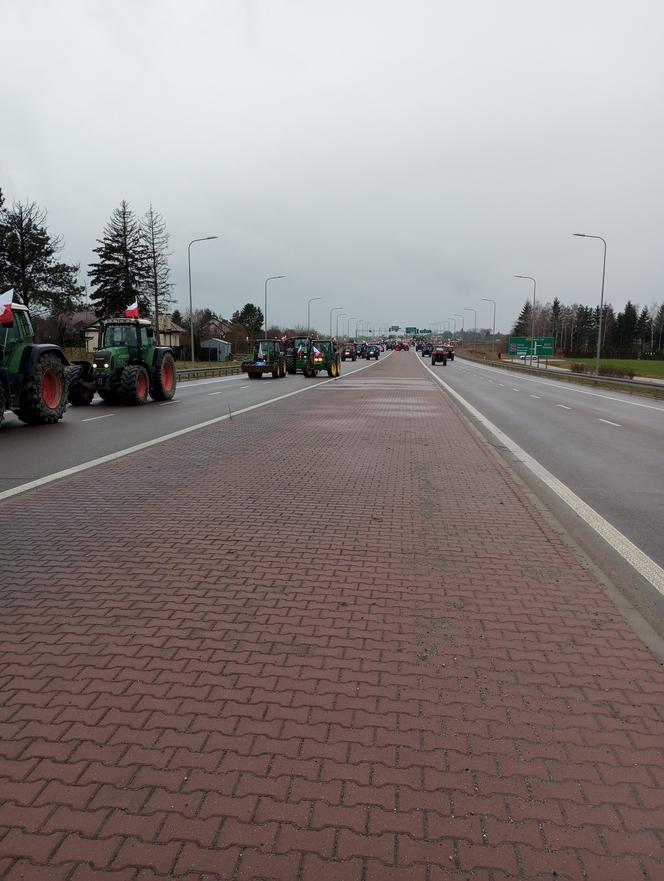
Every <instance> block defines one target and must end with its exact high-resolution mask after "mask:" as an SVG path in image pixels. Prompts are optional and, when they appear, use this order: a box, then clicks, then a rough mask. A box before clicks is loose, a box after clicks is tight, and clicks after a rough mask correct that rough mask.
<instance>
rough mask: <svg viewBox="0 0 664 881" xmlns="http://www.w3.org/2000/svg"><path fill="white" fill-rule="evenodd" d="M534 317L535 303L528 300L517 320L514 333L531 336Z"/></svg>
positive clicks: (515, 334)
mask: <svg viewBox="0 0 664 881" xmlns="http://www.w3.org/2000/svg"><path fill="white" fill-rule="evenodd" d="M532 318H533V304H532V303H531V302H530V300H526V302H525V305H524V307H523V309H522V310H521V314H520V315H519V317H518V318H517V320H516V324H515V325H514V330H513V334H514V336H527V337H529V336H530V331H531V326H532Z"/></svg>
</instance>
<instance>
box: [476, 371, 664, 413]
mask: <svg viewBox="0 0 664 881" xmlns="http://www.w3.org/2000/svg"><path fill="white" fill-rule="evenodd" d="M479 369H480V370H501V369H503V370H504V369H505V368H500V367H486V366H485V365H484V364H481V365H480V366H479ZM508 369H509V368H508ZM519 379H520V380H521V382H536V383H538V384H539V385H548V386H549V388H551V385H552V383H554V382H558V380H555V379H535V377H534V376H520V377H519ZM565 391H567V392H574V393H575V394H577V395H590V396H591V397H593V398H602V399H603V400H605V401H616V402H617V403H618V404H631V406H632V407H643V408H644V409H646V410H659V412H660V413H664V407H657V406H655V405H654V404H643V403H642V402H641V401H630V400H627V399H626V398H615V397H613V395H603V394H602V393H601V392H591V391H588V390H587V389H581V388H575V387H574V386H573V385H572V384H571V383H568V386H567V387H565ZM625 394H628V392H625Z"/></svg>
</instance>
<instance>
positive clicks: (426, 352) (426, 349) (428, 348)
mask: <svg viewBox="0 0 664 881" xmlns="http://www.w3.org/2000/svg"><path fill="white" fill-rule="evenodd" d="M432 352H433V346H432V345H431V343H425V344H424V345H423V346H422V357H423V358H428V357H429V356H430V355H431V353H432Z"/></svg>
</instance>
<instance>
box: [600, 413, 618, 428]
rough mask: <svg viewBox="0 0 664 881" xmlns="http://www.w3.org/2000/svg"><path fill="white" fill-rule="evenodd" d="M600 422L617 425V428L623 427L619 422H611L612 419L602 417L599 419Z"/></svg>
mask: <svg viewBox="0 0 664 881" xmlns="http://www.w3.org/2000/svg"><path fill="white" fill-rule="evenodd" d="M597 421H598V422H606V424H607V425H615V427H616V428H622V425H621V424H620V423H619V422H611V420H610V419H602V418H601V417H599V416H598V417H597Z"/></svg>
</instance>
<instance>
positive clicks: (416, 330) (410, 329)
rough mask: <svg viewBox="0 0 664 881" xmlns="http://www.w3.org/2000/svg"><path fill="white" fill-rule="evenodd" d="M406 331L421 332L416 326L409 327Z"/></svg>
mask: <svg viewBox="0 0 664 881" xmlns="http://www.w3.org/2000/svg"><path fill="white" fill-rule="evenodd" d="M406 333H419V330H418V329H417V328H416V327H407V328H406Z"/></svg>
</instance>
